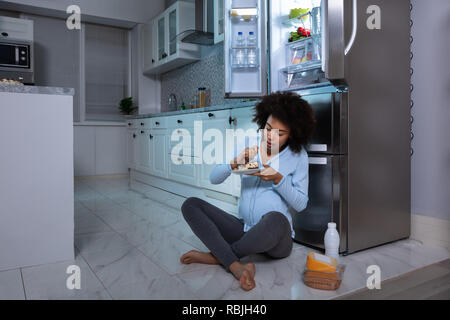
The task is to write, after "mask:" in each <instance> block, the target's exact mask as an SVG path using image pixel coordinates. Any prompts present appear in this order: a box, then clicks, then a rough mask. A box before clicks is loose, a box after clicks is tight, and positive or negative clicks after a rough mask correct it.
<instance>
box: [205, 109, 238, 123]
mask: <svg viewBox="0 0 450 320" xmlns="http://www.w3.org/2000/svg"><path fill="white" fill-rule="evenodd" d="M230 115H231V113H230V109H226V110H219V111H209V112H202V113H199V114H198V117H199V119H200V120H204V121H205V120H214V119H219V118H226V120H227V121H228V118H229V117H230Z"/></svg>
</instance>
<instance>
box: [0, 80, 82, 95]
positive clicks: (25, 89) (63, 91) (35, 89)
mask: <svg viewBox="0 0 450 320" xmlns="http://www.w3.org/2000/svg"><path fill="white" fill-rule="evenodd" d="M0 92H13V93H37V94H53V95H68V96H73V95H74V94H75V89H73V88H58V87H40V86H21V85H14V84H4V83H0Z"/></svg>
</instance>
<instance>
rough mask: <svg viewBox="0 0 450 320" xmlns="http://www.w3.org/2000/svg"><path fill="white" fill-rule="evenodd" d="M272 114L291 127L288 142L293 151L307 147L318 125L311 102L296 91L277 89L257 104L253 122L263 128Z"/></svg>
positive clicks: (298, 151) (296, 151)
mask: <svg viewBox="0 0 450 320" xmlns="http://www.w3.org/2000/svg"><path fill="white" fill-rule="evenodd" d="M270 115H272V117H274V118H277V119H278V120H279V121H281V122H283V123H284V124H285V125H286V126H287V127H289V129H290V131H291V132H290V135H289V139H288V142H287V144H288V146H289V148H290V149H291V150H292V152H294V153H300V152H301V151H302V146H305V147H306V145H307V144H308V142H309V141H310V140H311V137H312V134H313V132H314V129H315V126H316V120H315V118H314V111H313V109H312V108H311V106H310V105H309V103H308V102H306V101H305V100H304V99H302V98H301V96H299V95H298V94H296V93H293V92H289V91H288V92H283V93H282V92H279V91H277V92H275V93H272V94H270V95H267V96H265V97H263V99H262V100H261V102H259V103H258V104H256V105H255V115H254V118H253V122H256V123H257V124H258V127H259V128H260V129H263V128H264V127H265V126H266V122H267V119H268V118H269V116H270Z"/></svg>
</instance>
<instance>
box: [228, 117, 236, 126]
mask: <svg viewBox="0 0 450 320" xmlns="http://www.w3.org/2000/svg"><path fill="white" fill-rule="evenodd" d="M228 123H229V124H232V123H236V118H232V117H231V116H230V117H229V118H228Z"/></svg>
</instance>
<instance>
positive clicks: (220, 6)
mask: <svg viewBox="0 0 450 320" xmlns="http://www.w3.org/2000/svg"><path fill="white" fill-rule="evenodd" d="M224 12H225V9H224V0H214V43H215V44H216V43H219V42H222V41H223V39H224V35H225V32H224V30H225V29H224V23H225V21H224V19H225V14H224Z"/></svg>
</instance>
